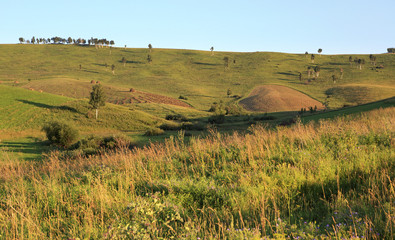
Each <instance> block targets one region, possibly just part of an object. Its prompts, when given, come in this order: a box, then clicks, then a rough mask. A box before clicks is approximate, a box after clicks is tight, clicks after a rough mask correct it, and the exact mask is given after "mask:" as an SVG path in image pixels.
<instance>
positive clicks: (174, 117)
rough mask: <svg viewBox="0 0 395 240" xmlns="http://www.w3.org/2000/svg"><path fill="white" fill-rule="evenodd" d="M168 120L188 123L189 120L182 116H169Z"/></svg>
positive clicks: (167, 116)
mask: <svg viewBox="0 0 395 240" xmlns="http://www.w3.org/2000/svg"><path fill="white" fill-rule="evenodd" d="M166 120H173V121H181V122H186V121H188V119H187V118H186V117H185V116H184V115H182V114H167V115H166Z"/></svg>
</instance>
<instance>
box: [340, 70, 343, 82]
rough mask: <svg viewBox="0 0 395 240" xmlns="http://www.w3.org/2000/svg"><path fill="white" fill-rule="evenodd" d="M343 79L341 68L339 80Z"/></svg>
mask: <svg viewBox="0 0 395 240" xmlns="http://www.w3.org/2000/svg"><path fill="white" fill-rule="evenodd" d="M342 79H343V68H340V80H342Z"/></svg>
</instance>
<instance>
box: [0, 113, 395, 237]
mask: <svg viewBox="0 0 395 240" xmlns="http://www.w3.org/2000/svg"><path fill="white" fill-rule="evenodd" d="M394 120H395V109H394V108H393V107H391V108H387V109H384V110H382V109H381V110H375V111H372V112H368V113H364V114H362V115H357V116H349V117H343V118H336V119H334V120H331V121H320V122H318V123H314V122H312V123H310V124H308V125H300V124H297V125H295V126H293V127H291V128H282V127H281V128H278V129H276V130H267V129H265V128H264V127H262V126H255V127H253V128H251V131H250V133H249V134H246V135H243V136H242V135H239V134H237V133H235V134H233V135H222V134H219V133H216V132H212V133H211V135H210V136H209V137H207V138H204V139H200V138H192V139H191V140H190V143H189V144H185V143H184V141H183V136H182V135H180V136H179V137H178V138H171V139H170V140H167V141H166V142H165V143H164V144H154V145H151V146H147V147H145V148H143V149H135V150H133V151H129V150H127V149H120V150H118V151H117V152H114V153H107V154H106V153H103V154H102V155H99V156H93V157H89V158H83V157H77V158H75V159H67V158H64V157H62V156H63V155H62V154H61V153H56V152H54V153H52V154H50V155H49V156H48V157H47V159H46V160H43V161H42V162H41V163H33V162H24V161H18V160H17V159H15V158H14V157H13V156H10V155H8V154H7V153H5V152H0V159H1V162H0V179H1V180H0V181H1V185H0V199H1V201H0V236H1V238H5V239H23V238H30V239H46V238H55V239H65V238H67V239H71V238H77V237H79V238H88V239H98V238H106V239H125V238H129V239H152V238H153V239H156V238H176V239H197V238H204V239H218V238H228V239H244V238H248V239H259V238H261V237H267V238H280V239H281V238H288V239H293V238H298V237H299V238H304V239H312V238H318V239H326V238H327V239H330V238H335V239H340V238H348V239H351V238H354V239H357V238H370V239H393V238H394V237H395V236H394V230H395V220H394V215H395V202H394V199H395V191H394V188H395V182H394V179H395V171H394V170H395V158H394V153H395V151H394V145H393V144H394V141H393V139H394V136H395V131H394V125H393V122H394Z"/></svg>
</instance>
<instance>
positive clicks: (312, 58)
mask: <svg viewBox="0 0 395 240" xmlns="http://www.w3.org/2000/svg"><path fill="white" fill-rule="evenodd" d="M314 59H315V56H314V54H311V63H314Z"/></svg>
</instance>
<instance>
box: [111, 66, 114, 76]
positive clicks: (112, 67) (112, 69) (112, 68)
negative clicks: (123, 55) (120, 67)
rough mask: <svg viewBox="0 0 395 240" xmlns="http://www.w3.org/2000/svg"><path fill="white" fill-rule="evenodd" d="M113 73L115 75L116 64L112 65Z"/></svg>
mask: <svg viewBox="0 0 395 240" xmlns="http://www.w3.org/2000/svg"><path fill="white" fill-rule="evenodd" d="M111 71H112V74H113V75H114V74H115V65H114V64H113V65H111Z"/></svg>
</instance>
